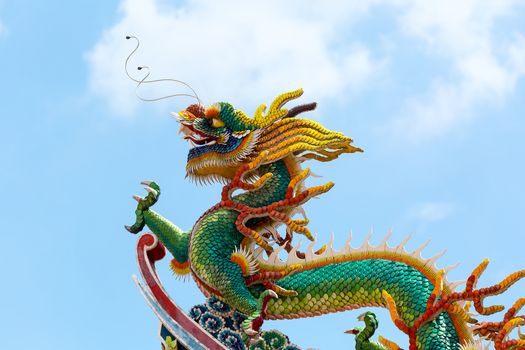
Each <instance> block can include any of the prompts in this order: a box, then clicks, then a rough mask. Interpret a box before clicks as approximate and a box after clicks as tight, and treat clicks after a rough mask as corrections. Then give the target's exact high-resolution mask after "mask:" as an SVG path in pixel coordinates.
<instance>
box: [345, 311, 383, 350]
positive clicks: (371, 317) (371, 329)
mask: <svg viewBox="0 0 525 350" xmlns="http://www.w3.org/2000/svg"><path fill="white" fill-rule="evenodd" d="M357 319H358V320H359V321H364V322H365V328H360V327H355V328H354V329H351V330H348V331H346V332H345V333H348V334H354V335H355V336H356V337H355V349H356V350H388V349H389V348H388V347H386V346H383V345H382V344H378V343H376V342H375V341H372V340H370V338H372V336H373V335H374V333H375V332H376V330H377V327H378V326H379V322H378V321H377V318H376V315H375V314H374V313H373V312H370V311H367V312H365V313H364V314H361V315H359V317H357ZM382 340H383V339H381V338H380V341H382ZM383 341H384V340H383Z"/></svg>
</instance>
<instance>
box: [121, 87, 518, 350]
mask: <svg viewBox="0 0 525 350" xmlns="http://www.w3.org/2000/svg"><path fill="white" fill-rule="evenodd" d="M301 94H302V90H301V89H299V90H296V91H292V92H287V93H284V94H282V95H280V96H278V97H277V98H276V99H275V100H274V101H273V103H271V105H270V107H269V108H268V109H267V107H266V106H265V105H261V106H259V108H257V110H256V111H255V115H254V116H253V117H249V116H248V115H246V114H245V113H243V112H242V111H240V110H237V109H235V108H234V107H233V106H232V105H231V104H229V103H226V102H219V103H216V104H213V105H211V106H209V107H206V108H205V107H204V106H202V105H200V104H193V105H191V106H189V107H188V108H186V109H185V110H183V111H181V112H179V113H177V114H175V115H176V117H177V118H178V120H179V121H180V124H181V131H182V133H183V134H184V139H186V140H188V141H189V142H190V143H191V144H192V146H193V147H192V148H191V149H190V151H189V154H188V161H187V164H186V172H187V176H188V177H190V178H192V179H194V180H196V181H198V182H210V181H220V182H223V183H224V187H223V190H222V193H221V198H220V201H219V202H218V203H217V204H216V205H214V206H213V207H211V208H210V209H209V210H207V211H206V212H205V213H204V214H203V215H202V216H201V217H200V218H199V219H198V220H197V222H196V223H195V225H194V226H193V228H192V229H191V230H189V231H184V230H182V229H180V228H178V227H177V226H175V225H174V224H173V223H171V222H170V221H169V220H167V219H166V218H164V217H162V216H161V215H160V214H158V213H156V212H155V211H153V210H152V209H151V207H152V206H153V205H154V204H155V202H156V201H157V199H158V197H159V195H160V188H159V186H158V185H157V184H156V183H155V182H152V181H145V182H143V184H144V185H145V188H146V190H147V191H148V194H147V196H146V197H144V198H142V197H139V196H134V198H135V199H136V200H137V201H138V206H137V209H136V211H135V214H136V221H135V223H134V224H133V225H132V226H126V229H127V230H128V231H130V232H132V233H138V232H140V231H141V230H142V229H143V228H144V227H145V226H148V227H149V229H150V230H151V231H153V233H154V234H155V235H156V236H157V237H158V239H159V240H160V241H161V242H162V244H163V245H164V246H165V247H166V248H167V250H168V251H169V252H170V253H171V254H172V255H173V260H172V261H171V268H172V270H173V271H174V272H175V273H176V274H177V275H187V274H191V276H192V277H193V279H194V280H195V282H196V283H197V285H198V287H199V288H200V289H201V291H202V292H203V293H204V294H205V295H206V296H208V297H214V298H218V300H221V301H223V302H224V303H226V304H227V305H230V306H231V307H232V308H233V309H235V310H237V311H238V312H240V313H242V314H244V315H247V317H246V319H244V321H243V322H242V332H243V334H244V336H245V341H246V342H247V343H250V342H253V340H254V339H257V337H258V336H259V334H260V329H261V326H262V324H263V321H264V320H265V319H270V320H276V319H294V318H302V317H311V316H318V315H322V314H327V313H332V312H338V311H343V310H351V309H356V308H362V307H369V306H381V307H386V308H388V310H389V311H390V315H391V317H392V320H393V322H394V323H395V325H396V326H397V327H398V328H399V329H400V330H401V331H402V332H404V333H405V334H407V336H408V338H409V348H410V349H411V350H412V349H443V350H455V349H461V348H466V347H467V346H470V345H469V344H471V343H472V342H473V341H474V337H477V336H480V337H483V338H485V339H487V340H489V341H492V342H493V343H494V344H495V346H496V348H497V349H511V348H512V349H515V348H521V349H525V337H523V336H521V334H520V335H519V337H518V338H517V339H509V338H510V337H509V334H510V332H512V331H513V330H514V329H515V328H517V327H518V326H520V325H523V324H525V317H524V316H519V315H517V313H518V312H519V310H520V309H521V307H522V306H523V305H524V304H525V298H522V299H519V300H518V301H517V302H516V303H515V305H513V307H511V308H509V309H508V311H507V313H506V314H505V316H504V317H503V320H502V321H501V322H479V321H478V320H476V319H474V318H473V316H474V314H473V313H471V312H469V307H470V305H471V304H473V306H474V308H475V310H476V311H477V313H478V314H479V315H490V314H493V313H495V312H498V311H501V310H503V306H499V305H496V306H490V307H485V306H484V305H483V300H484V298H485V297H487V296H492V295H496V294H501V293H503V292H504V291H505V290H506V289H507V288H508V287H510V286H511V285H512V284H514V283H515V282H516V281H518V280H519V279H521V278H522V277H524V276H525V270H522V271H518V272H515V273H513V274H511V275H510V276H508V277H507V278H505V279H504V280H503V281H502V282H501V283H499V284H497V285H494V286H491V287H488V288H477V287H476V284H477V281H478V279H479V277H480V275H481V274H482V272H483V271H484V270H485V268H486V266H487V264H488V261H484V262H482V263H481V264H480V265H479V266H478V267H476V268H475V269H474V271H473V272H472V274H471V276H470V277H469V278H468V281H467V282H466V286H465V288H464V289H463V290H462V291H456V288H457V287H458V285H459V283H458V284H455V283H451V282H448V281H447V280H446V277H445V273H446V269H441V270H440V269H437V268H436V267H435V261H436V260H437V258H438V257H439V256H435V257H433V258H430V259H423V258H422V257H421V255H420V252H421V250H422V249H423V247H420V248H418V249H416V251H414V252H407V251H406V250H405V248H404V245H405V243H406V240H405V241H403V242H402V243H401V244H400V245H398V246H396V247H391V246H389V245H388V244H387V240H388V235H387V237H385V239H384V240H383V242H382V243H381V244H379V245H378V246H371V245H370V244H369V243H368V239H367V240H366V241H365V243H364V244H363V245H362V247H360V248H359V249H356V248H353V247H352V246H351V245H350V238H349V239H348V241H347V243H346V245H345V246H344V247H343V248H342V250H340V251H337V250H335V249H334V248H333V247H332V242H329V243H328V244H326V245H324V246H322V247H321V248H320V249H318V250H316V251H314V249H313V246H314V244H315V240H314V237H313V235H312V233H311V232H310V230H309V229H308V228H307V224H308V219H307V218H306V215H305V212H304V210H303V209H302V207H301V205H302V204H304V203H305V202H307V201H308V200H309V199H311V198H312V197H314V196H318V195H320V194H322V193H325V192H327V191H329V190H330V189H331V188H332V186H333V183H330V182H329V183H326V184H324V185H321V186H316V187H310V188H307V187H306V186H305V180H306V179H307V178H308V177H309V175H310V170H309V169H308V168H304V169H303V168H302V164H303V163H304V162H305V161H308V160H317V161H321V162H329V161H332V160H334V159H336V158H338V157H339V156H340V155H342V154H344V153H354V152H362V150H361V149H360V148H357V147H355V146H353V145H352V139H351V138H350V137H348V136H345V135H344V134H342V133H340V132H335V131H331V130H328V129H326V128H324V127H323V126H322V125H320V124H319V123H318V122H315V121H312V120H307V119H302V118H299V117H298V115H299V114H300V113H303V112H306V111H310V110H313V109H315V107H316V104H315V103H311V104H304V105H299V106H296V107H294V108H291V109H286V108H284V105H285V104H286V103H287V102H289V101H291V100H293V99H296V98H298V97H299V96H301ZM283 228H284V230H283ZM283 231H284V232H283ZM295 234H300V235H304V236H305V237H306V238H308V239H309V240H310V241H312V242H311V243H310V245H309V246H308V247H307V249H306V250H305V251H301V250H300V247H298V246H294V244H295V243H294V241H293V238H294V235H295ZM283 256H286V258H282V257H283ZM374 319H375V317H374ZM364 320H365V322H367V323H370V322H372V316H371V315H370V314H367V315H366V316H364ZM374 330H375V329H374ZM372 333H373V331H372ZM369 335H370V332H368V331H367V332H365V333H362V337H364V336H369ZM357 336H358V337H360V335H357ZM382 344H383V345H381V346H384V347H385V348H389V349H396V348H399V347H397V345H395V344H394V343H393V342H390V341H388V340H386V339H384V341H383V343H382ZM363 349H365V347H363ZM367 349H368V348H367Z"/></svg>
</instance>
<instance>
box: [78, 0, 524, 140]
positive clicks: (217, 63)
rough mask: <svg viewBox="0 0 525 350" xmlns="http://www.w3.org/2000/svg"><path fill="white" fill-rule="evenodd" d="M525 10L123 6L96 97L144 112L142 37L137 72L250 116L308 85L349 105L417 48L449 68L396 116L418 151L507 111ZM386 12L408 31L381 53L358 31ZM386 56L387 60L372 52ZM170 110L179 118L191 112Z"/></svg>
mask: <svg viewBox="0 0 525 350" xmlns="http://www.w3.org/2000/svg"><path fill="white" fill-rule="evenodd" d="M522 4H523V0H500V1H493V0H465V1H461V2H457V1H455V0H427V1H417V0H363V1H343V0H340V1H332V2H327V1H321V0H316V1H310V2H308V6H305V4H304V2H302V1H277V0H268V1H265V2H248V1H236V0H225V1H204V0H187V1H186V2H184V3H183V4H181V5H179V6H174V5H168V4H167V3H165V2H163V1H162V0H123V1H122V3H121V5H120V13H121V18H120V19H119V20H118V21H117V22H116V23H115V24H114V25H113V26H112V27H111V28H109V29H108V30H106V31H105V33H104V35H103V37H102V38H101V39H100V40H99V41H98V43H97V44H96V45H95V46H94V47H93V48H92V50H90V52H89V53H88V54H87V59H88V62H89V64H90V68H91V77H90V87H91V91H92V92H93V93H94V94H95V95H99V96H101V97H102V98H104V99H106V100H107V101H108V102H109V104H110V106H111V107H112V108H113V110H114V111H115V112H117V113H121V114H130V113H132V112H133V111H134V110H135V108H136V106H137V103H138V101H137V99H136V98H135V97H134V96H133V93H134V91H133V87H132V83H131V82H130V81H129V80H128V79H127V78H126V77H125V75H124V73H123V61H124V58H125V57H126V56H127V55H128V53H129V52H130V50H131V49H132V48H133V45H134V43H132V42H129V41H126V40H124V36H125V35H127V34H135V35H137V36H139V37H140V39H141V41H142V47H141V49H140V51H139V52H138V53H137V55H136V57H134V59H133V60H132V66H137V65H148V66H150V67H151V68H152V77H156V78H165V77H175V78H177V79H181V80H184V81H186V82H189V83H190V84H191V85H192V86H193V87H194V88H195V89H196V90H197V91H198V93H199V95H200V96H201V97H202V98H203V99H204V102H205V103H211V102H214V101H217V100H228V101H231V102H232V103H234V105H236V106H242V108H243V109H245V110H246V111H247V112H249V111H250V108H254V107H255V106H256V105H257V104H259V103H261V102H269V101H261V98H262V99H264V100H267V99H268V100H270V99H271V98H273V97H274V96H276V95H277V94H278V93H280V92H282V91H286V90H289V89H294V88H296V87H299V86H300V87H303V88H305V91H306V93H307V94H308V95H309V96H312V97H311V99H312V100H322V99H323V98H327V97H330V98H336V99H347V98H348V96H352V94H354V93H355V92H356V91H360V90H363V89H364V88H367V87H369V86H370V85H371V84H372V82H374V81H375V79H377V78H378V76H381V75H387V74H389V70H390V72H392V70H394V69H395V68H396V67H395V64H391V65H389V64H388V63H391V62H395V60H396V57H395V55H396V53H399V52H401V51H403V49H404V48H403V47H402V46H399V45H405V44H403V43H401V42H402V40H398V39H406V38H409V39H411V40H415V41H411V42H412V43H415V44H414V47H417V48H418V49H419V50H420V55H419V56H418V57H417V58H414V59H425V57H428V58H430V59H431V60H432V59H439V60H440V62H444V66H445V67H444V68H443V69H439V70H438V71H436V72H435V73H434V75H433V76H432V77H431V79H430V80H431V82H430V83H428V85H427V86H426V87H424V88H423V89H422V90H421V92H420V93H418V94H417V95H416V96H401V97H400V99H401V100H402V101H403V102H402V106H403V107H402V108H401V109H400V110H398V111H392V116H391V118H390V122H389V123H388V125H387V126H386V129H387V130H388V131H389V132H393V134H394V135H395V136H396V137H397V138H399V136H400V135H401V137H402V138H403V139H407V140H412V141H414V140H415V141H417V140H420V139H427V138H429V137H433V136H439V135H443V134H446V133H447V132H449V131H450V130H452V129H455V128H458V127H460V126H462V125H465V124H467V123H469V122H470V120H471V119H474V118H476V117H477V115H479V113H476V112H479V109H480V108H482V107H485V106H497V105H498V104H500V103H503V102H504V101H505V100H506V98H508V97H509V96H511V95H512V93H513V92H514V91H515V88H516V85H517V82H518V80H519V79H520V78H522V77H523V76H524V75H525V39H524V37H523V34H525V33H520V32H515V33H514V32H505V31H503V30H501V29H500V28H499V27H498V26H501V24H502V23H504V21H505V20H506V19H507V18H511V17H512V16H515V12H516V11H517V10H520V9H521V10H523V6H521V5H522ZM519 6H521V7H519ZM377 8H381V9H387V10H388V11H389V13H390V14H391V15H392V16H393V18H394V19H395V23H397V24H396V25H397V28H396V29H395V30H393V31H392V32H388V33H381V34H382V35H383V36H386V38H387V39H388V40H387V42H389V43H393V44H394V46H395V45H398V46H397V47H395V49H394V50H381V48H379V49H380V50H375V51H374V50H373V48H371V47H368V46H367V45H366V43H365V42H363V41H360V38H359V36H358V35H357V34H355V35H354V32H353V31H352V29H353V28H358V26H359V25H361V24H363V22H364V21H365V20H374V18H373V16H368V14H369V13H371V10H373V9H377ZM341 33H346V34H344V35H343V34H341ZM348 33H350V34H348ZM345 35H346V36H345ZM363 40H364V39H363ZM398 42H399V43H398ZM405 43H406V40H405ZM370 45H371V44H370ZM414 47H411V49H412V50H413V49H414ZM374 49H377V47H375V48H374ZM377 51H379V52H382V51H386V52H387V53H386V54H385V55H386V56H382V57H381V56H377V54H373V53H372V52H377ZM389 55H393V57H391V56H389ZM423 65H424V62H423ZM414 79H417V78H414ZM396 83H399V84H401V83H403V82H399V81H398V82H396ZM418 83H419V82H418ZM394 86H395V85H394ZM174 91H176V92H182V91H183V89H182V88H181V87H178V86H168V85H163V86H159V87H158V88H156V89H154V90H144V94H147V95H148V96H155V97H158V96H162V95H167V94H171V93H173V92H174ZM383 93H384V92H383ZM393 93H394V92H393ZM308 99H310V97H308V98H305V100H308ZM169 103H170V106H171V107H173V106H174V105H175V106H176V107H173V108H175V109H176V108H180V107H184V106H185V105H186V104H188V101H180V102H179V101H175V102H174V101H170V102H169Z"/></svg>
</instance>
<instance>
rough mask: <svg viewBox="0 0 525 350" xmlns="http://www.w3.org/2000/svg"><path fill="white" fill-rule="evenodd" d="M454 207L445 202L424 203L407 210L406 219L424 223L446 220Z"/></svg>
mask: <svg viewBox="0 0 525 350" xmlns="http://www.w3.org/2000/svg"><path fill="white" fill-rule="evenodd" d="M454 208H455V206H454V205H453V204H452V203H447V202H426V203H420V204H418V205H415V206H414V207H412V208H410V209H409V210H408V215H407V216H408V218H410V219H415V220H420V221H424V222H436V221H441V220H444V219H446V218H448V217H449V216H450V215H451V214H452V213H453V212H454Z"/></svg>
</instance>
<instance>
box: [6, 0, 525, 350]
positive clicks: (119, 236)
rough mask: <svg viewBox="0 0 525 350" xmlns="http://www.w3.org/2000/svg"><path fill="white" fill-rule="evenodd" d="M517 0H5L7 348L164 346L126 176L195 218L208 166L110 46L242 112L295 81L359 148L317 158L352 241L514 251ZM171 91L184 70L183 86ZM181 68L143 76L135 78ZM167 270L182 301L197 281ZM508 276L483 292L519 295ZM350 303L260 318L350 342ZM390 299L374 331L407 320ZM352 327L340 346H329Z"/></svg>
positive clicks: (520, 231)
mask: <svg viewBox="0 0 525 350" xmlns="http://www.w3.org/2000/svg"><path fill="white" fill-rule="evenodd" d="M524 15H525V3H524V1H513V0H505V1H498V2H493V1H488V0H487V1H483V0H471V1H465V2H462V3H461V4H457V3H456V2H455V1H452V0H450V1H448V0H447V1H425V2H416V1H408V0H404V1H403V0H378V1H372V0H370V1H352V2H348V1H333V2H330V3H329V4H326V3H323V2H321V1H313V2H311V3H310V4H309V6H308V7H307V6H305V5H304V3H303V2H299V1H292V2H288V3H287V4H286V5H285V4H280V3H279V2H276V1H266V2H264V3H262V2H261V3H248V2H236V1H232V0H228V1H223V2H207V1H197V0H191V1H172V2H170V1H160V0H122V1H105V2H98V3H96V4H94V3H93V2H88V1H76V2H74V3H71V2H62V1H46V2H45V3H44V2H37V1H16V2H14V1H0V65H1V66H2V84H0V95H1V96H2V97H3V98H2V103H1V109H0V110H1V113H0V116H1V118H2V127H1V129H0V130H1V131H2V138H1V139H0V146H1V148H0V149H1V151H0V162H1V164H2V165H3V166H2V171H0V181H1V182H2V184H3V190H2V193H3V200H2V201H0V212H1V213H2V214H1V216H0V217H1V218H2V222H3V226H2V230H1V232H2V241H3V247H4V249H3V253H2V254H0V266H1V267H0V269H1V274H2V281H3V282H2V289H1V291H0V310H2V311H1V317H0V335H1V336H0V338H1V339H2V348H3V349H20V350H24V349H34V348H38V349H43V350H44V349H53V350H59V349H71V348H73V349H92V348H96V349H124V348H127V349H158V348H159V344H158V340H157V338H156V331H157V321H156V319H155V316H154V314H153V313H152V312H151V311H150V310H149V309H148V307H147V305H146V303H145V302H144V301H143V300H142V298H141V296H140V294H139V292H138V290H137V289H136V287H135V286H134V284H133V282H132V280H131V275H132V274H136V273H138V270H137V266H136V264H135V253H134V245H135V241H136V237H134V236H131V235H130V234H128V233H127V232H125V231H124V230H123V225H124V224H129V223H131V222H132V221H133V210H134V201H133V200H132V199H131V195H132V194H135V193H137V194H142V190H141V188H140V186H139V182H140V181H141V180H144V179H154V180H156V181H157V182H158V183H160V185H161V187H162V188H163V194H162V197H161V200H160V201H159V203H158V205H157V210H158V211H159V212H161V213H162V214H164V215H165V216H167V217H168V218H170V219H171V220H173V222H175V223H177V225H179V226H181V227H184V228H190V227H191V226H192V225H193V223H194V221H195V220H196V219H197V218H198V217H199V216H200V214H201V213H202V212H203V211H204V210H206V209H207V208H208V207H210V206H211V205H213V204H214V203H215V202H216V201H217V200H218V195H219V190H220V188H219V187H218V186H216V185H215V186H210V187H196V186H195V185H194V184H192V183H190V182H188V181H186V180H185V179H184V165H185V157H186V153H187V147H188V146H187V145H186V144H185V142H183V141H182V140H181V139H180V138H179V137H178V135H177V129H178V125H177V124H176V122H175V121H174V120H173V119H172V118H170V117H169V112H170V111H177V110H180V109H183V108H185V107H186V105H188V104H189V103H190V101H189V100H184V99H182V98H181V99H170V100H167V101H163V102H160V103H155V104H147V103H142V102H140V101H139V100H138V99H137V98H136V97H135V95H134V93H135V90H134V89H135V86H134V84H133V83H132V82H130V81H129V80H127V78H126V77H125V74H124V71H123V63H124V60H125V58H126V56H127V54H128V53H129V52H130V50H131V49H132V47H133V45H132V43H130V42H129V41H126V40H124V36H125V35H127V34H135V35H137V36H139V37H140V38H141V40H142V44H143V45H142V46H141V50H140V51H139V52H138V54H137V56H136V57H134V61H133V62H132V65H148V66H150V67H151V72H152V76H153V77H157V78H164V77H175V78H179V79H182V80H185V81H187V82H189V83H191V84H192V86H193V87H194V88H195V89H196V90H197V92H198V93H199V95H200V96H201V98H202V99H203V100H204V101H205V102H206V103H212V102H215V101H216V100H226V101H230V102H233V103H234V104H235V105H236V107H237V108H240V109H243V110H244V111H246V112H247V113H252V111H254V109H255V107H256V106H257V105H258V104H260V103H268V102H271V101H272V100H273V98H274V97H275V96H277V95H278V94H279V93H281V92H283V91H286V90H289V89H295V88H297V87H304V88H305V95H304V98H303V101H304V102H310V101H312V100H315V101H318V102H319V103H320V104H319V108H318V110H317V111H316V112H314V113H312V114H311V118H314V119H316V120H320V121H321V122H322V123H324V124H325V125H326V126H327V127H329V128H331V129H334V130H339V131H342V132H344V133H345V134H347V135H350V136H352V137H353V138H354V140H355V144H356V145H358V146H359V147H362V148H364V149H365V153H363V154H358V155H350V156H344V157H341V158H340V159H338V160H336V161H334V162H332V163H330V164H319V163H311V164H309V166H310V167H311V168H312V170H313V171H314V172H315V173H317V174H320V175H322V176H323V178H322V179H312V180H310V184H315V183H320V182H321V181H334V182H335V183H336V186H335V188H334V189H333V190H332V191H331V192H329V193H327V194H325V195H323V196H322V197H321V198H320V199H319V200H312V202H311V203H308V204H307V205H306V210H307V212H308V214H309V217H310V219H311V222H312V223H311V225H310V228H311V229H312V231H313V232H316V233H317V234H318V239H319V241H326V240H328V238H329V234H330V233H331V232H334V234H335V236H336V243H335V245H336V246H337V245H338V244H339V246H341V245H342V244H343V242H344V241H345V239H346V235H347V233H348V231H349V230H350V229H352V230H353V234H354V239H355V243H354V245H356V246H358V245H360V243H361V242H362V240H363V238H364V237H365V236H366V234H367V232H368V231H369V230H370V228H373V229H374V233H375V234H374V238H373V239H372V241H373V242H375V243H378V242H379V241H380V240H381V238H382V236H383V235H384V233H386V232H387V230H388V229H390V228H392V229H393V235H392V242H393V243H398V242H400V241H401V240H402V239H403V238H404V237H405V235H406V234H407V233H412V234H413V239H412V241H411V243H409V245H408V247H409V248H411V249H414V248H416V247H417V246H418V245H419V244H422V243H424V242H425V241H426V240H428V239H432V242H431V244H430V245H429V246H428V248H426V250H425V251H424V253H423V255H424V256H427V257H428V256H431V255H434V254H436V253H438V252H440V251H442V250H443V249H446V250H447V254H446V255H445V256H444V257H443V258H442V259H441V260H440V262H439V263H438V265H439V266H447V265H452V264H454V263H456V262H461V263H462V264H461V265H460V267H459V268H457V269H456V270H454V271H452V272H451V273H450V279H451V280H457V279H464V278H466V277H467V276H468V274H469V273H470V271H471V270H472V269H473V268H474V267H475V266H476V265H477V264H478V263H479V262H481V260H482V259H483V258H485V257H488V258H490V259H491V261H492V263H491V264H490V265H489V268H488V270H487V272H486V274H485V275H484V278H483V280H482V282H480V283H481V284H485V285H489V284H491V283H495V282H498V281H499V280H500V279H501V278H503V277H505V274H507V273H510V272H513V271H515V270H518V269H522V268H525V259H524V258H523V235H524V232H525V231H524V230H525V229H524V225H523V220H522V218H523V213H524V212H525V198H524V195H525V184H524V183H523V178H525V166H524V163H523V159H524V155H525V145H524V144H523V142H522V140H523V135H525V122H524V119H523V116H524V115H525V99H524V96H525V79H524V76H525V25H524V24H523V21H522V19H523V17H524ZM177 89H178V90H177ZM174 91H175V92H177V91H179V92H180V88H179V87H177V86H167V85H164V86H158V87H156V88H155V89H151V90H144V91H143V93H144V94H145V95H147V96H155V97H156V96H162V95H166V94H170V93H172V92H174ZM165 265H166V263H165V264H164V265H163V266H162V267H161V268H160V273H161V276H162V278H163V280H164V281H165V284H166V285H167V288H168V290H169V291H170V293H171V294H172V296H173V297H174V299H175V300H177V301H178V302H179V303H180V304H181V305H182V306H183V307H184V308H186V309H188V308H189V307H190V306H191V305H193V304H196V303H199V302H201V301H202V300H203V297H202V296H201V295H200V293H199V292H198V290H197V289H196V288H195V285H194V284H193V282H187V283H182V282H179V281H176V280H174V279H172V278H171V277H170V273H169V272H168V270H167V268H166V266H165ZM520 290H521V291H523V290H524V284H523V282H521V283H520V284H518V285H517V286H516V287H515V288H513V289H512V290H511V291H510V292H509V293H508V295H507V296H504V297H498V298H494V299H493V301H494V302H499V301H501V302H504V303H506V304H507V305H509V304H511V303H512V302H513V301H514V300H516V299H517V298H518V297H520V296H523V293H520ZM359 313H360V312H359V311H354V312H348V313H342V314H337V315H330V316H327V317H325V318H318V319H309V320H298V321H282V322H271V323H269V324H267V327H276V328H279V329H282V330H284V331H286V332H287V333H289V334H290V335H291V337H292V339H293V340H294V341H295V342H297V343H298V344H300V345H302V346H304V347H305V348H306V347H312V348H319V349H330V348H338V347H341V348H352V346H353V339H351V338H350V336H348V335H345V334H343V331H344V330H346V329H348V328H352V327H353V326H354V325H356V322H357V321H355V317H356V316H357V315H358V314H359ZM378 313H379V314H380V317H381V319H380V320H381V324H380V327H381V328H380V331H379V332H378V333H381V334H383V335H385V336H387V337H390V338H393V339H396V340H398V341H400V342H403V340H404V338H403V336H402V335H399V333H398V332H396V330H395V329H394V327H392V326H391V325H390V320H389V317H388V315H387V314H386V313H384V312H378ZM342 344H343V345H342Z"/></svg>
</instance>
